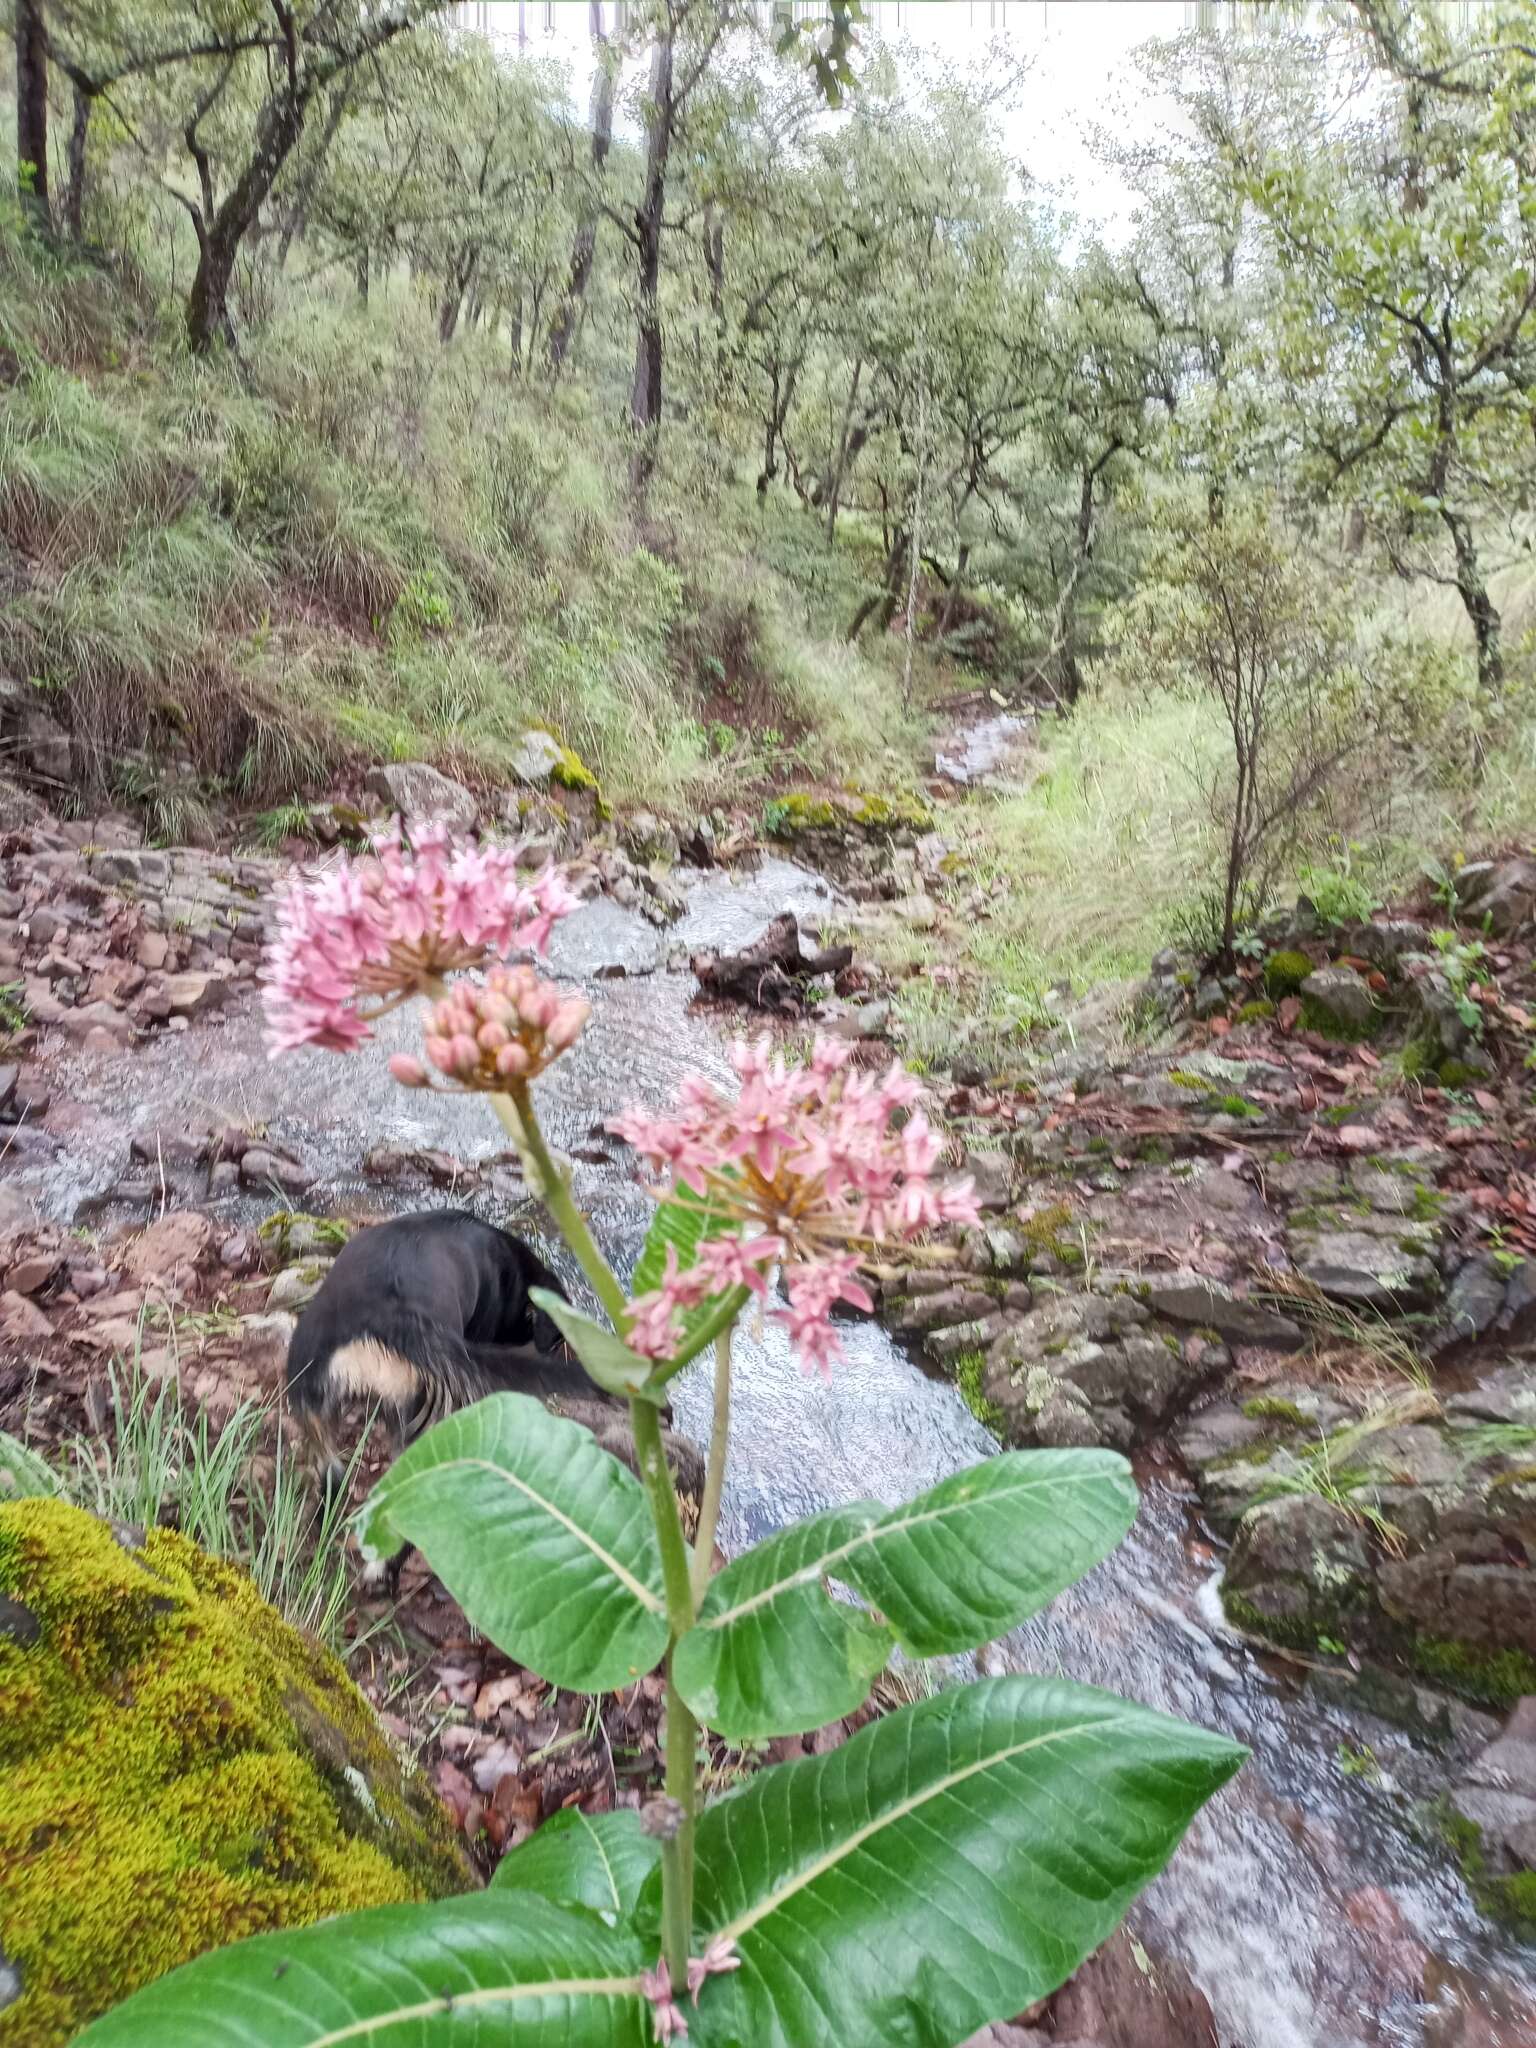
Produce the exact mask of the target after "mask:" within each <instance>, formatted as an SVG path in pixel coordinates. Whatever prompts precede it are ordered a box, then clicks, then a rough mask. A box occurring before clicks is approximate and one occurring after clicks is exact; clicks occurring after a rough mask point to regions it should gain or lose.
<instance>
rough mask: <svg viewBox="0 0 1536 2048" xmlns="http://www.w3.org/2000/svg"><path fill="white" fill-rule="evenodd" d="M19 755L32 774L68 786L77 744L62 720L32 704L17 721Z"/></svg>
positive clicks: (71, 776)
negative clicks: (72, 739) (71, 738)
mask: <svg viewBox="0 0 1536 2048" xmlns="http://www.w3.org/2000/svg"><path fill="white" fill-rule="evenodd" d="M16 755H17V759H18V760H19V761H20V762H21V765H22V766H23V767H24V768H25V769H26V770H27V772H28V774H30V775H36V776H37V777H39V779H40V780H42V781H44V782H57V783H61V784H63V785H65V786H66V787H67V786H68V784H69V783H70V782H71V781H72V780H73V778H74V772H75V765H74V746H73V743H72V742H71V740H70V737H69V734H68V733H67V732H66V731H65V730H64V728H63V726H62V725H60V724H59V722H58V720H57V719H56V718H54V717H52V716H51V715H50V714H49V713H48V712H46V711H45V710H44V709H43V708H42V706H41V705H40V704H28V705H26V706H25V707H24V708H23V710H22V713H21V716H20V717H19V718H18V719H17V721H16Z"/></svg>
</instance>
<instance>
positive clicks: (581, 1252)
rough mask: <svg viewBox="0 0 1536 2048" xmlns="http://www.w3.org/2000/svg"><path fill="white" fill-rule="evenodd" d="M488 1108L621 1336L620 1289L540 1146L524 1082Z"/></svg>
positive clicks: (565, 1181)
mask: <svg viewBox="0 0 1536 2048" xmlns="http://www.w3.org/2000/svg"><path fill="white" fill-rule="evenodd" d="M491 1107H492V1108H493V1109H494V1110H495V1112H496V1114H497V1116H499V1117H500V1119H501V1123H502V1128H503V1130H505V1132H506V1134H507V1136H508V1137H509V1138H510V1139H511V1140H512V1143H513V1145H514V1146H515V1148H516V1150H517V1155H518V1157H519V1158H520V1159H521V1160H522V1162H523V1165H524V1168H525V1169H526V1171H527V1174H528V1178H529V1180H530V1181H531V1182H532V1184H533V1189H534V1192H535V1194H537V1195H538V1196H539V1198H540V1200H541V1201H542V1202H543V1204H544V1206H545V1208H546V1209H547V1210H548V1211H549V1213H550V1215H551V1216H553V1217H554V1219H555V1223H556V1225H557V1226H558V1228H559V1231H560V1235H561V1236H562V1237H563V1238H564V1239H565V1241H566V1243H567V1244H568V1245H569V1246H570V1248H571V1250H572V1251H573V1252H574V1253H575V1255H576V1261H577V1264H578V1265H579V1266H580V1267H581V1270H582V1272H583V1273H585V1274H586V1276H587V1278H588V1280H589V1281H590V1282H591V1284H592V1291H593V1293H594V1294H595V1295H596V1296H597V1298H598V1300H599V1301H600V1302H601V1303H602V1304H603V1307H604V1308H605V1309H606V1310H607V1311H608V1314H609V1317H610V1318H611V1320H612V1323H613V1327H614V1328H615V1329H616V1330H617V1331H618V1333H619V1335H620V1336H621V1337H622V1336H623V1334H624V1331H625V1328H626V1327H627V1324H628V1321H629V1318H628V1317H627V1316H626V1315H625V1313H624V1290H623V1288H622V1287H621V1286H620V1285H619V1283H618V1281H617V1279H615V1277H614V1273H613V1268H612V1267H611V1266H610V1265H609V1263H608V1261H607V1260H606V1259H605V1258H604V1257H603V1255H602V1253H601V1252H600V1251H599V1250H598V1248H597V1242H596V1240H595V1239H594V1237H593V1235H592V1233H591V1231H590V1230H589V1229H588V1228H587V1219H586V1217H585V1216H583V1215H582V1213H581V1211H580V1210H579V1209H578V1208H577V1206H576V1202H575V1198H574V1197H573V1196H572V1194H571V1183H570V1180H569V1178H568V1176H567V1175H566V1173H565V1170H564V1168H562V1167H561V1166H559V1165H558V1164H557V1163H556V1160H555V1156H554V1154H553V1153H552V1152H551V1151H550V1149H549V1147H548V1145H547V1144H546V1143H545V1142H544V1133H543V1132H542V1131H541V1130H540V1129H539V1120H538V1118H537V1117H536V1116H535V1115H534V1113H533V1098H532V1096H531V1095H530V1094H529V1092H528V1084H527V1082H526V1081H525V1082H523V1083H522V1084H521V1085H520V1086H518V1087H515V1088H514V1089H513V1090H512V1092H511V1094H510V1095H493V1096H492V1097H491Z"/></svg>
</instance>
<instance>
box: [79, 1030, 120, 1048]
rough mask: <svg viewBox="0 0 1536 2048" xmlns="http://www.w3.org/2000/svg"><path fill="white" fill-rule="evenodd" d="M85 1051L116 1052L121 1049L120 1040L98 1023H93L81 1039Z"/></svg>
mask: <svg viewBox="0 0 1536 2048" xmlns="http://www.w3.org/2000/svg"><path fill="white" fill-rule="evenodd" d="M81 1048H82V1050H83V1051H85V1052H91V1053H108V1054H114V1055H115V1054H116V1053H118V1052H120V1051H121V1050H122V1040H121V1039H120V1038H118V1037H116V1036H115V1035H114V1033H112V1032H110V1031H108V1030H106V1029H105V1028H104V1027H103V1026H102V1025H100V1024H93V1025H92V1026H91V1028H90V1030H89V1031H87V1033H86V1034H85V1037H84V1038H83V1039H82V1040H81Z"/></svg>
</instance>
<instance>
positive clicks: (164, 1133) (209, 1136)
mask: <svg viewBox="0 0 1536 2048" xmlns="http://www.w3.org/2000/svg"><path fill="white" fill-rule="evenodd" d="M128 1151H129V1154H130V1156H131V1157H132V1158H134V1159H140V1160H143V1161H144V1162H145V1164H146V1165H149V1166H206V1165H207V1163H208V1160H209V1158H210V1157H211V1156H212V1153H213V1133H212V1132H211V1131H178V1130H172V1129H164V1128H160V1127H158V1126H157V1127H156V1128H155V1129H154V1130H150V1131H136V1132H135V1133H134V1135H133V1137H132V1138H131V1139H130V1140H129V1144H128Z"/></svg>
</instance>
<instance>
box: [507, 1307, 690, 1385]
mask: <svg viewBox="0 0 1536 2048" xmlns="http://www.w3.org/2000/svg"><path fill="white" fill-rule="evenodd" d="M528 1298H529V1299H530V1301H532V1302H534V1303H535V1304H536V1306H537V1307H539V1308H541V1309H543V1311H544V1313H545V1314H546V1315H547V1316H548V1317H549V1319H550V1321H551V1322H553V1323H554V1325H555V1327H556V1328H557V1329H558V1330H559V1332H560V1334H561V1336H562V1337H563V1338H564V1339H565V1341H566V1343H567V1344H569V1345H570V1347H571V1349H572V1350H573V1351H574V1352H575V1354H576V1356H577V1357H578V1358H579V1359H580V1360H581V1364H582V1370H583V1371H584V1372H585V1373H586V1375H587V1378H588V1379H589V1380H592V1381H594V1382H595V1383H596V1384H597V1385H598V1386H600V1387H601V1388H602V1389H603V1390H604V1392H605V1393H609V1394H620V1395H623V1396H625V1397H626V1398H631V1399H637V1400H641V1401H652V1402H655V1403H656V1405H657V1406H658V1407H659V1406H660V1404H661V1403H662V1402H663V1401H665V1400H666V1398H667V1394H666V1389H665V1387H663V1386H661V1385H659V1384H658V1385H656V1386H651V1385H648V1384H647V1382H648V1381H649V1380H650V1377H651V1374H652V1372H653V1371H654V1369H655V1368H654V1366H653V1364H652V1362H651V1360H650V1359H649V1358H642V1357H641V1356H640V1355H639V1353H638V1352H635V1351H631V1350H630V1348H629V1346H628V1345H627V1344H626V1343H625V1342H624V1339H623V1338H622V1337H619V1336H616V1335H615V1334H614V1332H613V1331H612V1330H610V1329H607V1328H605V1326H604V1325H603V1324H602V1323H599V1322H594V1321H593V1319H592V1317H591V1316H588V1315H583V1314H582V1312H581V1310H580V1309H579V1308H573V1307H572V1306H571V1304H570V1303H569V1302H568V1301H566V1300H564V1299H563V1298H562V1297H561V1296H560V1295H558V1294H551V1293H550V1291H549V1289H548V1288H547V1287H530V1288H529V1290H528Z"/></svg>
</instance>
